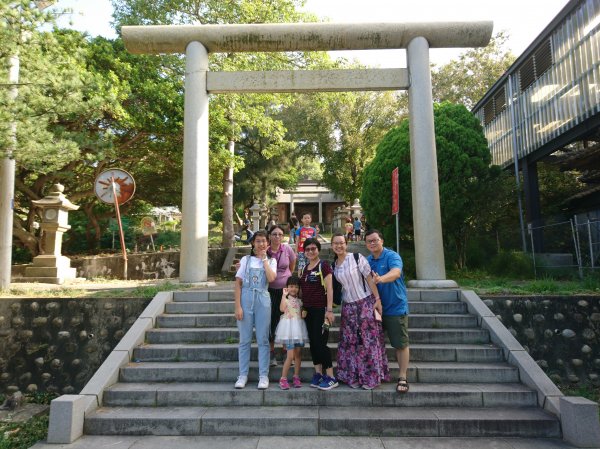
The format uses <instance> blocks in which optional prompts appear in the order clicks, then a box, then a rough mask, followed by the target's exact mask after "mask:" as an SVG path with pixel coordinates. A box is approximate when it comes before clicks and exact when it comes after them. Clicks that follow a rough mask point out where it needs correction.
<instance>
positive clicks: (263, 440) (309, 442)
mask: <svg viewBox="0 0 600 449" xmlns="http://www.w3.org/2000/svg"><path fill="white" fill-rule="evenodd" d="M315 447H318V448H319V449H339V448H344V449H574V447H575V446H571V445H568V444H566V443H564V442H563V441H560V440H553V439H547V440H546V439H540V438H538V439H524V438H368V437H293V436H286V437H253V436H239V437H220V436H197V437H181V436H172V437H168V436H167V437H164V436H139V437H136V436H115V437H111V436H91V435H85V436H83V437H81V438H80V439H79V440H77V441H76V442H75V443H72V444H47V443H44V442H39V443H37V444H35V445H34V446H32V449H59V448H65V449H67V448H68V449H101V448H106V449H109V448H110V449H165V448H169V449H187V448H194V449H231V448H236V449H313V448H315Z"/></svg>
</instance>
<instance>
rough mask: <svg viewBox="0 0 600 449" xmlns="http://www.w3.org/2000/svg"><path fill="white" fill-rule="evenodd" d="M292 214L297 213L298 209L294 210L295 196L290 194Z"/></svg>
mask: <svg viewBox="0 0 600 449" xmlns="http://www.w3.org/2000/svg"><path fill="white" fill-rule="evenodd" d="M292 212H296V209H294V194H293V193H290V215H292Z"/></svg>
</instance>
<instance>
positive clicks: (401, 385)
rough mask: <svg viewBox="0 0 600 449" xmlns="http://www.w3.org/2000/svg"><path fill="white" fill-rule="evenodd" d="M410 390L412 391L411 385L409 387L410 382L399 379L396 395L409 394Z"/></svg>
mask: <svg viewBox="0 0 600 449" xmlns="http://www.w3.org/2000/svg"><path fill="white" fill-rule="evenodd" d="M409 389H410V385H408V380H406V377H399V378H398V383H397V384H396V393H398V394H404V393H408V390H409Z"/></svg>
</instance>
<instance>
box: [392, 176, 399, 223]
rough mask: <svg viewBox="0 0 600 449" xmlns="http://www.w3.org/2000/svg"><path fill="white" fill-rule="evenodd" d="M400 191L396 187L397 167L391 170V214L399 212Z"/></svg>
mask: <svg viewBox="0 0 600 449" xmlns="http://www.w3.org/2000/svg"><path fill="white" fill-rule="evenodd" d="M399 197H400V193H399V189H398V167H396V168H395V169H394V170H392V215H396V214H397V213H398V212H400V204H399V203H400V200H399Z"/></svg>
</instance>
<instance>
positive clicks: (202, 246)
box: [179, 42, 208, 282]
mask: <svg viewBox="0 0 600 449" xmlns="http://www.w3.org/2000/svg"><path fill="white" fill-rule="evenodd" d="M207 71H208V52H207V51H206V48H204V46H203V45H202V44H201V43H199V42H190V43H189V44H188V46H187V48H186V67H185V101H184V108H185V113H184V129H183V192H182V210H181V213H182V221H181V261H180V269H179V270H180V280H181V282H203V281H206V279H207V276H208V92H207V91H206V72H207Z"/></svg>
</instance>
